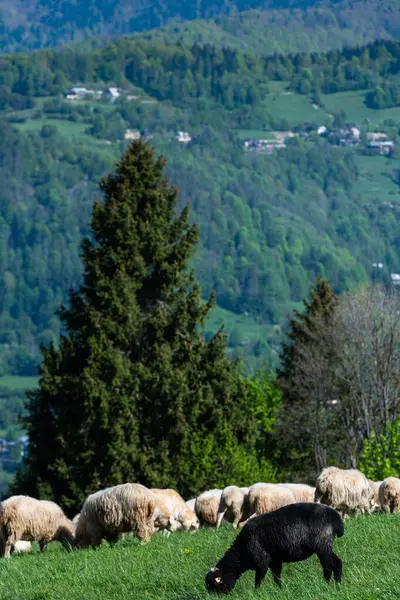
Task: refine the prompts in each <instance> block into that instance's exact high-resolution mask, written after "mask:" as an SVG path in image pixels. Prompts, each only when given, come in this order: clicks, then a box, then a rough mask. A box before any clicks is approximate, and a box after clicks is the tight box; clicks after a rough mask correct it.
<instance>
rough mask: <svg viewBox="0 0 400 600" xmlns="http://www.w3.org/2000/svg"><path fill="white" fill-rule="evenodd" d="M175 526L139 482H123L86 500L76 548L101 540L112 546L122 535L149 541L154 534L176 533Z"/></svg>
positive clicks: (153, 497)
mask: <svg viewBox="0 0 400 600" xmlns="http://www.w3.org/2000/svg"><path fill="white" fill-rule="evenodd" d="M177 525H178V524H177V522H176V521H175V519H174V517H172V516H171V515H169V514H168V511H167V509H166V507H165V506H164V504H163V503H162V502H161V500H160V498H159V497H158V496H156V494H153V493H152V492H151V491H150V490H148V489H147V488H145V487H144V486H143V485H140V484H139V483H125V484H122V485H116V486H114V487H110V488H106V489H104V490H100V491H98V492H96V493H95V494H91V495H90V496H88V497H87V498H86V500H85V502H84V504H83V506H82V510H81V512H80V517H79V520H78V524H77V526H76V545H77V546H79V547H80V548H87V547H88V546H98V545H99V544H100V543H101V541H102V540H103V539H106V540H107V541H108V542H110V543H114V542H116V541H117V540H118V539H120V537H121V534H122V533H125V532H133V534H134V535H136V536H137V537H138V538H139V539H140V540H141V541H142V542H148V541H150V538H151V536H152V535H153V533H154V532H155V531H158V530H163V529H168V530H169V531H175V529H176V527H177Z"/></svg>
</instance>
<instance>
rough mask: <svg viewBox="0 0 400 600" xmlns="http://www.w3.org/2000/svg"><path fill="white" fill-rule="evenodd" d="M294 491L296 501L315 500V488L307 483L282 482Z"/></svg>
mask: <svg viewBox="0 0 400 600" xmlns="http://www.w3.org/2000/svg"><path fill="white" fill-rule="evenodd" d="M280 485H284V486H286V487H287V488H289V490H290V491H291V492H292V493H293V496H294V499H295V501H296V502H314V496H315V488H314V487H311V485H306V484H305V483H281V484H280Z"/></svg>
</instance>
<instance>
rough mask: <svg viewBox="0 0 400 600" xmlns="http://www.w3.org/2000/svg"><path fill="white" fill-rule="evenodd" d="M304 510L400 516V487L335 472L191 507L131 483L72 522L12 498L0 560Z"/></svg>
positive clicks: (2, 522) (2, 519)
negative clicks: (58, 546) (36, 548)
mask: <svg viewBox="0 0 400 600" xmlns="http://www.w3.org/2000/svg"><path fill="white" fill-rule="evenodd" d="M298 502H319V503H322V504H326V505H328V506H330V507H332V508H334V509H335V510H337V511H338V512H339V513H340V515H341V516H342V517H344V518H346V517H348V516H349V515H350V514H365V513H371V512H373V511H376V510H382V511H385V512H391V513H395V512H399V511H400V479H397V478H395V477H389V478H387V479H385V480H384V481H382V482H373V481H370V480H368V479H367V478H366V477H365V475H363V473H361V472H360V471H358V470H356V469H351V470H342V469H338V468H336V467H328V468H326V469H324V470H323V471H322V472H321V474H320V475H319V477H318V478H317V482H316V487H315V488H313V487H311V486H309V485H305V484H294V483H279V484H277V483H256V484H254V485H252V486H250V487H249V488H239V487H237V486H234V485H231V486H229V487H226V488H225V489H223V490H219V489H218V490H217V489H214V490H209V491H207V492H204V493H202V494H200V495H199V496H198V497H197V498H193V499H192V500H188V501H187V502H185V501H184V500H183V498H182V497H181V496H180V495H179V494H178V492H176V491H175V490H171V489H148V488H146V487H144V486H143V485H141V484H138V483H125V484H122V485H117V486H115V487H111V488H107V489H104V490H100V491H98V492H96V493H94V494H91V495H90V496H88V497H87V499H86V500H85V502H84V504H83V506H82V509H81V511H80V513H79V514H78V515H76V516H75V517H74V519H73V520H72V521H71V520H70V519H68V518H67V517H66V515H65V514H64V512H63V510H62V509H61V508H60V507H59V506H58V505H57V504H55V503H54V502H50V501H47V500H36V499H35V498H31V497H29V496H12V497H11V498H8V499H7V500H4V501H3V502H2V503H1V504H0V555H1V556H5V557H9V556H11V554H13V553H14V552H15V553H17V552H24V551H29V549H30V543H31V542H39V545H40V550H41V551H44V550H45V548H46V546H47V544H48V543H49V542H52V541H60V542H61V543H63V544H64V545H66V546H69V547H73V546H75V547H78V548H87V547H89V546H98V545H99V544H101V542H102V541H103V540H106V541H108V542H109V543H114V542H116V541H117V540H118V539H121V538H122V537H123V535H124V534H133V535H135V536H136V537H138V538H139V540H140V541H141V542H143V543H146V542H148V541H149V540H150V538H151V537H152V535H153V534H154V533H155V532H157V531H161V532H163V533H164V534H165V535H169V534H170V533H173V532H175V531H178V530H182V531H191V532H194V531H196V530H197V529H198V528H199V526H201V525H205V526H215V527H217V528H218V527H220V525H221V523H222V521H223V520H225V521H228V522H230V523H232V525H233V527H234V528H236V527H238V526H239V527H242V526H243V525H244V524H245V523H246V522H247V521H248V520H249V519H251V518H252V517H254V516H255V515H261V514H264V513H270V512H272V511H274V510H277V509H278V508H281V507H283V506H287V505H290V504H295V503H298Z"/></svg>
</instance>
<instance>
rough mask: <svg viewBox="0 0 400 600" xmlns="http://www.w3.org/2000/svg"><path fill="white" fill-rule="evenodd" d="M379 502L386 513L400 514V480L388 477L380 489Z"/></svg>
mask: <svg viewBox="0 0 400 600" xmlns="http://www.w3.org/2000/svg"><path fill="white" fill-rule="evenodd" d="M379 502H380V505H381V507H382V509H383V510H384V511H385V512H391V513H398V512H400V479H398V478H397V477H387V478H386V479H384V480H383V481H382V483H381V485H380V487H379Z"/></svg>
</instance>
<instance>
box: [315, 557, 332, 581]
mask: <svg viewBox="0 0 400 600" xmlns="http://www.w3.org/2000/svg"><path fill="white" fill-rule="evenodd" d="M317 556H318V558H319V562H320V563H321V565H322V568H323V570H324V577H325V579H326V581H330V579H331V576H332V571H333V564H332V552H331V551H330V550H324V551H321V552H318V554H317Z"/></svg>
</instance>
